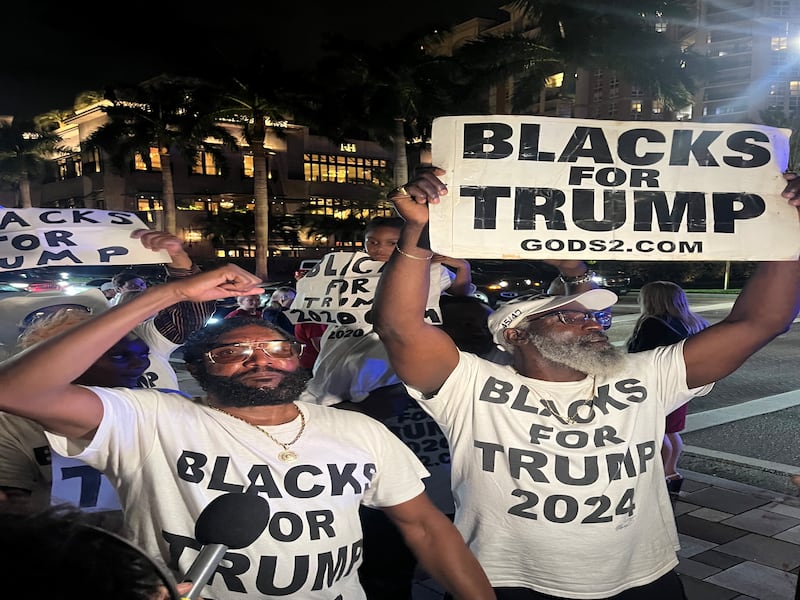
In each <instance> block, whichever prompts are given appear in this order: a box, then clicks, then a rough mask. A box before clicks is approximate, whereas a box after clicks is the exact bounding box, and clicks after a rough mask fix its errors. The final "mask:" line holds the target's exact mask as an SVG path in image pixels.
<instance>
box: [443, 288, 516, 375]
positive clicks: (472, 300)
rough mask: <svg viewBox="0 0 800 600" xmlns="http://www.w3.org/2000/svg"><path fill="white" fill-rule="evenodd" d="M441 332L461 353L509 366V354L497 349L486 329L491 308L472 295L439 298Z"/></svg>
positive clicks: (491, 312) (492, 311)
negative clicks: (468, 353) (469, 353)
mask: <svg viewBox="0 0 800 600" xmlns="http://www.w3.org/2000/svg"><path fill="white" fill-rule="evenodd" d="M439 308H440V310H441V312H442V325H441V328H442V331H444V332H445V333H446V334H447V335H449V336H450V338H451V339H452V340H453V342H454V343H455V345H456V346H458V348H459V349H460V350H463V351H464V352H472V353H473V354H477V355H478V356H481V357H483V358H485V359H487V360H491V361H492V362H496V363H498V364H502V365H509V364H511V362H512V360H511V354H510V353H508V352H505V351H503V350H501V349H500V348H498V347H497V344H495V342H494V339H493V338H492V332H491V330H490V329H489V316H490V315H492V314H493V313H494V309H493V308H492V307H491V306H489V305H488V304H487V303H486V302H484V301H483V300H481V299H480V298H476V297H474V296H449V295H447V294H443V295H442V297H441V298H440V299H439Z"/></svg>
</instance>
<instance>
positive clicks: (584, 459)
mask: <svg viewBox="0 0 800 600" xmlns="http://www.w3.org/2000/svg"><path fill="white" fill-rule="evenodd" d="M682 349H683V343H682V342H681V343H679V344H675V345H674V346H667V347H663V348H658V349H656V350H653V351H649V352H641V353H639V354H631V355H629V356H628V357H627V360H628V362H627V363H626V366H625V368H624V370H622V371H621V372H620V373H619V375H616V376H614V377H609V378H599V377H598V378H597V381H596V384H594V385H596V394H595V400H594V403H593V406H587V405H586V404H585V403H584V400H586V399H588V398H590V392H591V390H592V388H593V380H592V378H591V377H587V378H586V379H584V380H582V381H576V382H551V381H541V380H536V379H530V378H527V377H523V376H521V375H520V374H519V373H517V372H516V371H515V370H514V369H513V367H510V366H502V365H497V364H494V363H491V362H489V361H487V360H484V359H481V358H478V357H477V356H475V355H472V354H467V353H461V358H460V361H459V364H458V366H457V367H456V368H455V369H454V371H453V373H451V375H450V377H449V378H448V379H447V381H446V382H445V384H444V385H443V386H442V388H441V390H439V392H438V393H437V394H436V395H435V396H434V397H433V398H431V399H427V400H426V399H424V398H423V396H422V395H421V394H420V393H419V392H418V391H415V390H411V389H410V388H409V391H410V393H411V394H412V395H413V396H414V397H415V398H417V399H418V400H419V402H420V405H422V407H423V408H424V409H425V410H426V411H427V412H429V413H430V414H431V415H432V416H433V418H434V419H435V420H436V421H437V422H438V423H439V424H440V425H441V427H442V429H443V430H444V432H445V435H446V436H447V439H448V441H449V443H450V451H451V460H452V481H453V495H454V498H455V502H456V517H455V523H456V526H457V527H458V528H459V530H460V531H461V533H462V535H463V536H464V539H465V540H467V541H468V543H469V546H470V548H471V549H472V551H473V553H474V554H475V556H476V557H477V558H478V561H479V562H480V563H481V565H482V566H483V568H484V570H485V571H486V574H487V575H488V577H489V580H490V581H491V584H492V586H495V587H524V588H531V589H534V590H536V591H539V592H542V593H545V594H550V595H553V596H560V597H568V598H598V597H603V598H605V597H608V596H613V595H615V594H618V593H620V592H621V591H623V590H625V589H628V588H630V587H634V586H640V585H644V584H647V583H650V582H652V581H654V580H656V579H657V578H659V577H660V576H662V575H664V574H665V573H667V572H668V571H669V570H670V569H672V568H673V567H674V566H675V565H676V564H677V562H678V561H677V558H676V554H675V552H676V550H677V549H678V547H679V546H678V536H677V531H676V529H675V522H674V516H673V512H672V508H671V505H670V502H669V497H668V495H667V491H666V487H665V486H664V469H663V465H662V462H661V455H660V447H661V442H662V438H663V437H664V417H665V415H666V414H667V413H669V412H671V411H672V410H674V409H675V408H677V407H678V406H680V405H681V404H684V403H685V402H687V401H688V400H689V399H690V398H691V397H693V396H696V395H702V394H705V393H707V392H708V391H709V390H710V389H711V386H710V385H709V386H705V387H704V388H697V389H692V390H690V389H687V387H686V384H685V381H686V368H685V365H684V361H683V353H682ZM556 413H558V414H560V415H562V417H561V418H559V417H557V416H556ZM576 414H577V417H576V420H577V423H576V424H574V425H568V424H567V422H566V421H567V419H565V418H563V415H569V416H570V417H572V416H574V415H576Z"/></svg>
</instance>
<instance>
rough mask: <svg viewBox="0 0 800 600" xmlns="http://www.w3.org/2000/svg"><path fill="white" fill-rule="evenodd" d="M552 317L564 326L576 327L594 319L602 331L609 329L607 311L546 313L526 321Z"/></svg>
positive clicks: (609, 323)
mask: <svg viewBox="0 0 800 600" xmlns="http://www.w3.org/2000/svg"><path fill="white" fill-rule="evenodd" d="M553 316H555V317H558V320H559V321H561V322H562V323H563V324H564V325H578V324H580V323H586V321H588V320H589V319H594V320H595V321H597V324H598V325H600V326H601V327H602V328H603V329H608V328H609V327H611V312H610V311H607V310H600V311H596V312H586V311H583V310H559V311H556V312H551V313H547V314H546V315H541V316H539V317H533V318H532V319H528V321H538V320H539V319H544V318H547V317H553Z"/></svg>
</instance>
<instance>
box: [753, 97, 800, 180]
mask: <svg viewBox="0 0 800 600" xmlns="http://www.w3.org/2000/svg"><path fill="white" fill-rule="evenodd" d="M760 115H761V121H762V122H763V123H764V125H769V126H770V127H781V128H786V129H791V130H792V133H791V135H790V136H789V162H788V165H787V166H786V170H787V171H792V172H793V173H800V113H798V112H796V111H792V112H790V113H786V112H784V111H783V110H780V109H767V110H763V111H761V113H760Z"/></svg>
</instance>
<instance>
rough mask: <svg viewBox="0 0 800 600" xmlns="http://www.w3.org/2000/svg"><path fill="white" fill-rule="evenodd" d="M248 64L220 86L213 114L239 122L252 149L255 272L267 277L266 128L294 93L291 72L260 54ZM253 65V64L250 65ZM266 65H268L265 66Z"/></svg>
mask: <svg viewBox="0 0 800 600" xmlns="http://www.w3.org/2000/svg"><path fill="white" fill-rule="evenodd" d="M251 60H252V62H251V63H250V65H251V66H248V67H246V68H244V69H241V72H240V73H235V74H234V75H233V76H231V77H230V78H229V80H228V82H227V85H224V86H222V87H221V88H220V89H221V97H222V104H221V106H220V108H219V110H218V111H217V113H216V115H217V117H219V118H222V119H224V120H227V121H232V122H234V123H236V124H238V125H239V127H240V128H241V131H242V135H243V137H244V139H245V140H246V141H247V144H248V146H249V147H250V151H251V152H252V153H253V198H254V201H255V211H254V212H255V246H256V265H255V274H256V275H257V276H259V277H261V278H262V279H263V280H264V281H268V280H269V268H268V262H269V232H270V223H269V219H270V215H269V188H268V179H269V177H268V175H269V166H268V150H267V148H266V146H265V142H266V139H267V131H268V130H269V129H270V128H272V129H273V131H278V132H279V131H280V130H277V129H275V128H274V127H273V126H272V124H274V123H278V122H280V121H286V120H288V118H289V115H290V114H291V111H290V108H289V107H290V106H291V105H292V102H293V100H295V99H296V98H297V94H296V93H295V92H293V91H291V90H290V88H289V87H288V84H289V83H290V82H291V81H292V77H291V75H290V74H286V73H284V74H281V73H278V72H276V66H275V65H274V64H272V65H270V64H269V63H268V61H267V59H266V57H264V56H263V55H260V54H257V55H255V56H254V57H252V58H251ZM253 65H254V66H253ZM268 65H269V66H268Z"/></svg>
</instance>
